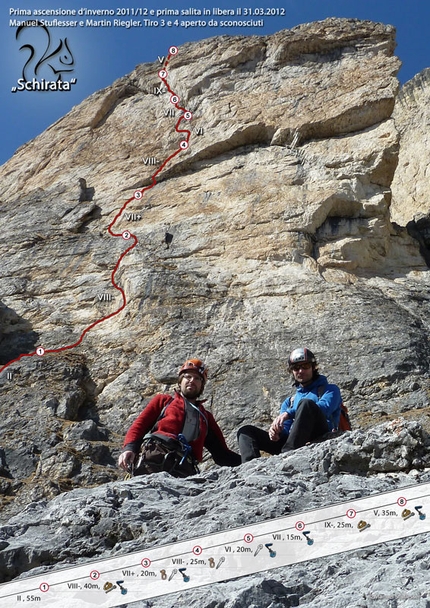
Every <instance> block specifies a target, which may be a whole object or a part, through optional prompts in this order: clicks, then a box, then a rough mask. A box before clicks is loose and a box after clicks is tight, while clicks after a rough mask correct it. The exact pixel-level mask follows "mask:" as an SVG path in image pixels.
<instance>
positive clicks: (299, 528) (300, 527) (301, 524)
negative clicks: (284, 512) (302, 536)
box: [296, 521, 306, 532]
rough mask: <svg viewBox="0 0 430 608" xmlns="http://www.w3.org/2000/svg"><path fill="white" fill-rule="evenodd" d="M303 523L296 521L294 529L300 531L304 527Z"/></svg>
mask: <svg viewBox="0 0 430 608" xmlns="http://www.w3.org/2000/svg"><path fill="white" fill-rule="evenodd" d="M305 527H306V526H305V523H304V522H303V521H298V522H296V530H298V531H299V532H302V531H303V530H304V529H305Z"/></svg>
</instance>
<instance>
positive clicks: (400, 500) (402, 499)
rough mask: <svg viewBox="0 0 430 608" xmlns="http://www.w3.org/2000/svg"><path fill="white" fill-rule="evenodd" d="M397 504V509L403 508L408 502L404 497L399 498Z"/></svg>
mask: <svg viewBox="0 0 430 608" xmlns="http://www.w3.org/2000/svg"><path fill="white" fill-rule="evenodd" d="M397 504H398V505H399V507H405V506H406V505H407V504H408V501H407V500H406V498H405V497H404V496H400V498H398V499H397Z"/></svg>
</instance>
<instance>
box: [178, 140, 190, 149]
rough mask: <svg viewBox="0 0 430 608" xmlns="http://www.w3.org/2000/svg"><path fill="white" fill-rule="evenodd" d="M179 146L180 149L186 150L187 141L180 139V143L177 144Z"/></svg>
mask: <svg viewBox="0 0 430 608" xmlns="http://www.w3.org/2000/svg"><path fill="white" fill-rule="evenodd" d="M179 147H180V148H181V150H186V149H187V148H188V142H187V141H181V143H180V144H179Z"/></svg>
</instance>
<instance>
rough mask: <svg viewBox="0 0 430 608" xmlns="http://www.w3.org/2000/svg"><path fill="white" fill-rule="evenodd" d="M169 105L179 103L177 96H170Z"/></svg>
mask: <svg viewBox="0 0 430 608" xmlns="http://www.w3.org/2000/svg"><path fill="white" fill-rule="evenodd" d="M170 103H173V105H175V104H177V103H179V97H178V96H177V95H172V96H171V97H170Z"/></svg>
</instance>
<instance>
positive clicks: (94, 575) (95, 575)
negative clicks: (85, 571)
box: [90, 570, 100, 581]
mask: <svg viewBox="0 0 430 608" xmlns="http://www.w3.org/2000/svg"><path fill="white" fill-rule="evenodd" d="M99 578H100V572H99V571H98V570H91V572H90V579H91V580H93V581H96V580H97V579H99Z"/></svg>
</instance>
